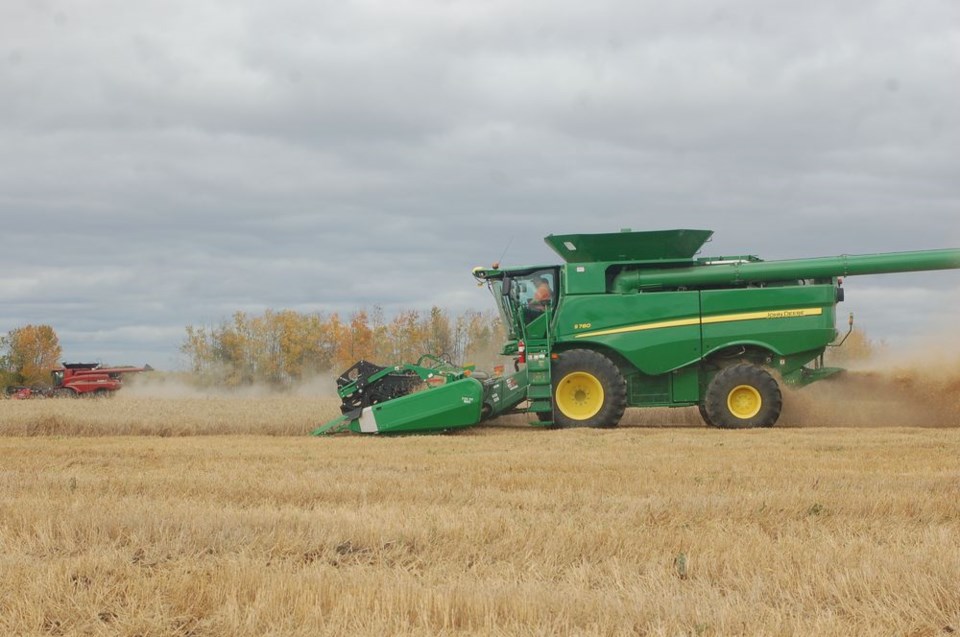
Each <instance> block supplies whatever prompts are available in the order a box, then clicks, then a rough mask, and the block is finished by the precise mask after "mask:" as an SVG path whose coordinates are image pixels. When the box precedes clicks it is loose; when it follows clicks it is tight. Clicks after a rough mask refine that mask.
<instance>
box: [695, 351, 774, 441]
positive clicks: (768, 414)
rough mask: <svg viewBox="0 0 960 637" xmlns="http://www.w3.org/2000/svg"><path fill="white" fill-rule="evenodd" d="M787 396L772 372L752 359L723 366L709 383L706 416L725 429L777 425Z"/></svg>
mask: <svg viewBox="0 0 960 637" xmlns="http://www.w3.org/2000/svg"><path fill="white" fill-rule="evenodd" d="M782 407H783V396H782V395H781V393H780V386H779V385H777V381H776V379H774V377H773V376H771V375H770V372H768V371H767V370H765V369H763V368H762V367H758V366H756V365H753V364H751V363H740V364H738V365H733V366H731V367H727V368H726V369H723V370H721V371H720V372H718V373H717V375H716V376H714V377H713V380H712V381H710V384H709V385H708V386H707V392H706V397H705V399H704V402H703V407H702V409H703V411H702V412H701V413H704V412H705V413H704V420H705V421H707V423H708V424H710V423H711V422H712V423H715V426H717V427H720V428H722V429H749V428H751V427H773V425H774V424H775V423H776V422H777V419H778V418H779V417H780V410H781V409H782Z"/></svg>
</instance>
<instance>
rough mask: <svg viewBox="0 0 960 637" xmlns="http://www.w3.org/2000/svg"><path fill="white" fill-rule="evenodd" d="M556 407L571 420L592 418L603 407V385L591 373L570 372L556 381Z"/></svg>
mask: <svg viewBox="0 0 960 637" xmlns="http://www.w3.org/2000/svg"><path fill="white" fill-rule="evenodd" d="M556 400H557V409H559V410H560V413H562V414H563V415H564V416H566V417H567V418H570V419H572V420H587V419H589V418H593V417H594V416H596V415H597V412H599V411H600V408H601V407H603V385H602V384H601V383H600V381H599V380H598V379H597V377H596V376H594V375H593V374H589V373H587V372H571V373H569V374H567V375H566V376H564V377H563V378H562V379H561V380H560V382H559V383H557V395H556Z"/></svg>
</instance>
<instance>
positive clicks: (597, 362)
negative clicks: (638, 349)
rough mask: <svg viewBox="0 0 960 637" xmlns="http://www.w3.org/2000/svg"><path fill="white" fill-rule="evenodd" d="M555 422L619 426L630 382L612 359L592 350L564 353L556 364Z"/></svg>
mask: <svg viewBox="0 0 960 637" xmlns="http://www.w3.org/2000/svg"><path fill="white" fill-rule="evenodd" d="M552 376H553V411H554V416H555V418H554V422H556V424H557V426H559V427H605V428H606V427H616V426H617V425H618V424H619V423H620V418H622V417H623V411H624V409H626V407H627V385H626V382H625V381H624V380H623V375H622V374H621V373H620V369H619V368H618V367H617V366H616V365H615V364H614V363H613V361H611V360H610V359H609V358H607V357H606V356H604V355H603V354H601V353H599V352H595V351H593V350H588V349H574V350H570V351H568V352H561V353H560V355H559V356H558V358H557V361H556V362H555V363H554V365H553V370H552Z"/></svg>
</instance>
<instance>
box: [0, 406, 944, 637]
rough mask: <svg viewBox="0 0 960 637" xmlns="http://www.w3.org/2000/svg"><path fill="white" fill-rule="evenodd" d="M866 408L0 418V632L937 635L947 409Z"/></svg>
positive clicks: (176, 410)
mask: <svg viewBox="0 0 960 637" xmlns="http://www.w3.org/2000/svg"><path fill="white" fill-rule="evenodd" d="M889 398H890V397H889V395H887V396H886V397H884V398H883V399H882V400H881V399H878V398H876V397H865V396H859V402H856V403H851V402H848V401H845V400H840V399H838V398H837V397H835V396H834V397H831V396H830V394H829V393H828V394H826V395H821V396H817V395H810V396H809V397H808V396H806V395H804V396H800V397H796V396H794V397H791V399H792V401H791V404H792V405H793V406H794V410H793V411H792V412H788V413H787V414H785V416H784V421H783V426H782V427H777V428H775V429H772V430H760V431H716V430H712V429H707V428H705V427H703V426H702V425H699V423H698V417H697V415H696V412H695V410H674V411H666V410H648V411H635V412H630V415H629V416H628V418H627V419H626V420H625V423H624V426H622V427H621V428H620V429H617V430H607V431H599V430H565V431H547V430H541V429H536V428H528V427H526V426H525V425H523V422H524V419H523V418H520V417H511V418H507V419H502V420H500V421H497V422H496V423H494V424H493V426H489V427H484V428H477V429H473V430H467V431H463V432H461V433H458V434H455V435H438V436H409V437H402V438H376V437H361V436H339V437H333V438H326V439H317V438H310V437H306V436H305V435H303V434H305V433H306V432H307V431H309V430H310V429H311V428H312V427H313V426H315V425H316V424H319V423H320V422H322V421H324V420H325V419H326V418H328V417H330V416H332V415H333V414H335V413H336V404H335V401H333V400H330V399H317V398H303V397H292V396H287V397H262V398H226V397H179V398H177V397H149V396H137V395H136V394H135V393H133V394H131V395H129V396H122V395H121V396H119V397H117V398H116V399H114V400H107V401H69V400H68V401H63V400H48V401H0V428H2V431H0V493H2V499H0V634H10V635H33V634H37V635H40V634H55V635H300V634H302V635H307V634H310V635H341V634H361V635H384V634H399V635H443V634H451V635H452V634H477V635H481V634H483V635H487V634H493V635H497V634H499V635H544V634H576V635H634V634H638V635H757V634H784V635H800V634H802V635H809V634H822V635H854V634H856V635H864V634H876V635H918V636H919V635H931V636H933V635H948V634H953V633H955V632H956V631H960V549H958V547H960V498H958V496H960V463H958V461H957V458H958V457H960V429H958V428H957V427H956V425H957V424H960V418H958V414H960V411H957V408H958V407H960V404H958V403H957V402H956V400H955V399H954V398H951V397H947V398H946V399H945V400H941V401H939V402H938V403H936V404H932V403H931V402H930V401H929V400H926V399H924V400H917V401H914V403H916V404H911V403H904V402H903V401H894V400H890V399H889ZM911 417H912V418H913V419H912V420H911ZM867 424H872V425H874V426H866V425H867ZM932 425H937V426H932Z"/></svg>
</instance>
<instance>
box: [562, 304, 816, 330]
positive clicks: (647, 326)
mask: <svg viewBox="0 0 960 637" xmlns="http://www.w3.org/2000/svg"><path fill="white" fill-rule="evenodd" d="M821 314H823V308H822V307H807V308H798V309H792V310H770V311H767V312H743V313H740V314H718V315H716V316H704V317H699V316H698V317H694V318H685V319H676V320H673V321H657V322H654V323H640V324H639V325H628V326H627V327H615V328H611V329H609V330H595V331H593V332H583V333H582V334H575V335H574V338H587V337H588V336H607V335H609V334H626V333H628V332H642V331H645V330H658V329H661V328H664V327H684V326H687V325H709V324H711V323H731V322H733V321H757V320H761V319H782V318H798V317H801V316H820V315H821Z"/></svg>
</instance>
